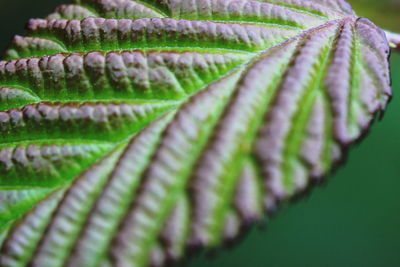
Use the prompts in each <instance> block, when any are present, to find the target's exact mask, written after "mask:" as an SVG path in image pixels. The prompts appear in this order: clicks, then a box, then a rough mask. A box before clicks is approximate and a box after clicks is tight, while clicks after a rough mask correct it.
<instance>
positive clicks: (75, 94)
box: [0, 0, 391, 267]
mask: <svg viewBox="0 0 400 267" xmlns="http://www.w3.org/2000/svg"><path fill="white" fill-rule="evenodd" d="M27 28H28V32H27V35H26V36H24V37H22V36H16V37H15V39H14V40H13V42H12V44H11V45H10V48H9V49H8V50H7V51H6V53H5V56H4V60H3V61H1V62H0V99H1V101H0V110H1V111H0V132H1V138H2V139H1V141H0V170H1V172H0V173H1V174H0V178H1V179H0V189H1V191H0V200H1V206H0V222H1V223H2V226H3V227H2V229H4V231H5V232H4V233H5V234H4V235H5V239H4V242H3V245H2V248H1V253H0V263H1V265H2V266H40V267H46V266H49V267H50V266H51V267H56V266H138V267H139V266H149V265H151V266H164V265H165V264H166V263H168V262H171V261H177V260H179V259H181V258H182V257H183V256H184V254H185V250H186V249H188V248H193V247H216V246H219V245H221V244H222V243H224V242H226V241H230V240H234V239H235V238H236V237H237V236H238V235H239V233H240V232H241V230H242V229H243V228H245V227H247V226H249V225H251V224H253V223H255V222H257V221H260V220H261V219H262V218H263V216H264V213H265V212H273V211H274V210H276V209H277V207H278V206H279V204H280V203H281V202H282V201H286V200H290V199H291V198H293V197H296V196H297V195H299V194H300V193H302V192H304V191H305V190H306V189H307V188H308V187H309V186H310V185H311V184H312V183H315V182H319V181H321V180H322V178H323V177H324V176H326V175H327V174H328V173H329V172H330V171H332V169H333V167H334V166H335V165H336V164H337V163H339V162H340V161H341V160H342V159H343V158H344V156H345V154H346V150H347V148H348V146H350V145H351V144H353V143H354V142H355V141H357V140H358V139H359V138H360V137H361V136H362V135H363V134H364V133H365V132H366V131H367V130H368V129H369V126H370V124H371V123H372V121H373V119H374V117H375V115H376V114H377V113H379V112H382V111H383V110H384V109H385V107H386V105H387V102H388V100H389V99H390V96H391V88H390V76H389V71H388V70H389V67H388V55H389V46H388V42H387V40H386V37H385V35H384V33H383V32H382V31H381V30H380V29H379V28H377V27H376V26H375V25H374V24H373V23H372V22H370V21H368V20H367V19H364V18H358V17H357V16H356V15H355V13H354V12H353V11H352V9H351V7H350V6H349V5H348V4H347V3H346V2H344V1H340V0H319V1H311V0H302V1H301V0H269V1H266V0H265V1H261V0H260V1H256V0H190V1H180V0H171V1H162V0H141V1H132V0H76V1H75V2H74V3H72V4H70V5H63V6H60V7H59V8H57V10H56V11H55V12H54V13H52V14H50V15H49V16H48V17H47V18H46V19H33V20H31V21H30V22H29V23H28V26H27ZM14 220H16V221H14Z"/></svg>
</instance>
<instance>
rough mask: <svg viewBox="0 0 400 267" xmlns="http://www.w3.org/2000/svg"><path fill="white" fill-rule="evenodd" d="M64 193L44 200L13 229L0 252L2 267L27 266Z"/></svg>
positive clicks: (59, 192)
mask: <svg viewBox="0 0 400 267" xmlns="http://www.w3.org/2000/svg"><path fill="white" fill-rule="evenodd" d="M63 193H64V190H58V191H56V192H55V193H54V194H52V195H50V196H49V197H47V198H46V199H45V200H42V201H41V202H40V203H39V204H37V205H36V207H35V208H34V209H33V210H32V211H30V212H29V213H27V214H26V215H25V216H24V217H23V218H22V219H21V221H20V222H19V223H18V224H16V225H15V226H14V227H13V228H12V229H11V231H10V233H9V234H8V236H7V239H6V240H5V241H4V242H3V244H2V247H1V250H0V265H1V266H14V267H19V266H20V267H23V266H26V264H27V261H28V260H29V258H30V257H31V255H32V253H33V251H34V249H35V246H36V244H37V242H38V240H39V239H40V236H41V235H42V234H43V232H44V230H45V228H46V225H47V223H48V220H49V217H50V214H51V213H52V212H53V211H54V209H55V208H56V207H57V203H58V201H59V200H60V199H61V197H62V195H63Z"/></svg>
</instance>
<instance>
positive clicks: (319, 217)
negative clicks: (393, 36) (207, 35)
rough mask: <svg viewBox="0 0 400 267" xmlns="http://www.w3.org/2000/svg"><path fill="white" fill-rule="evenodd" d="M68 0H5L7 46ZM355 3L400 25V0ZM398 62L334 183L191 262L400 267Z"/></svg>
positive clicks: (2, 30) (395, 58) (1, 6)
mask: <svg viewBox="0 0 400 267" xmlns="http://www.w3.org/2000/svg"><path fill="white" fill-rule="evenodd" d="M67 1H68V0H64V1H63V0H0V51H4V49H5V48H6V46H7V45H8V43H9V41H10V39H11V38H12V36H13V35H14V34H22V33H23V29H24V25H25V23H26V21H27V20H28V19H29V18H31V17H44V16H45V15H46V14H48V13H50V12H51V11H52V10H53V9H54V8H55V7H56V6H57V5H59V4H61V3H66V2H67ZM184 1H185V0H184ZM349 2H351V3H352V4H353V6H354V8H355V10H356V11H357V13H358V14H359V15H361V16H366V17H369V18H370V19H372V20H373V21H375V22H376V23H377V24H378V25H379V26H381V27H385V28H387V29H390V30H392V31H396V29H397V31H398V32H400V0H379V1H378V0H351V1H349ZM391 61H392V74H393V87H394V88H393V89H394V94H395V97H394V99H393V101H392V103H391V105H390V106H389V108H388V110H387V112H386V115H385V117H384V119H383V120H382V121H381V122H379V123H376V124H375V125H374V127H373V128H372V130H371V132H370V134H369V136H368V137H367V138H366V139H365V140H364V141H363V142H362V143H361V144H360V145H358V146H356V147H355V148H353V149H352V150H351V152H350V155H349V158H348V161H347V163H346V164H345V166H343V167H342V168H340V169H339V170H338V171H337V172H336V173H335V174H333V175H331V176H330V177H328V180H329V181H328V183H326V184H324V185H323V186H321V187H318V188H315V189H314V190H313V191H312V194H310V195H309V196H308V197H305V198H303V199H301V200H300V201H298V202H296V203H294V204H292V205H287V206H286V207H284V208H283V209H282V210H281V211H280V212H279V213H278V214H277V215H276V216H275V217H274V218H272V219H271V220H270V222H269V223H268V226H267V228H266V229H259V228H255V229H253V230H252V231H251V232H250V233H249V234H248V235H247V236H246V238H244V239H243V240H242V241H241V242H240V243H239V244H238V245H236V246H235V247H234V248H232V249H229V250H222V251H220V252H218V253H217V254H216V255H215V256H212V257H210V256H209V255H198V256H195V257H194V258H193V259H192V260H191V261H190V262H189V263H187V264H186V265H185V266H188V267H397V266H400V96H399V97H398V92H399V91H400V53H399V54H397V55H396V54H393V55H392V58H391ZM399 95H400V94H399ZM77 267H85V266H77Z"/></svg>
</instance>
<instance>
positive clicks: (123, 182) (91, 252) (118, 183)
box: [65, 116, 171, 267]
mask: <svg viewBox="0 0 400 267" xmlns="http://www.w3.org/2000/svg"><path fill="white" fill-rule="evenodd" d="M170 117H171V116H168V117H165V118H163V119H161V120H159V121H156V122H154V123H153V124H152V125H150V126H149V127H147V128H145V129H144V130H143V131H142V132H140V133H139V134H138V135H137V136H136V137H134V138H133V139H132V141H131V142H130V144H129V145H128V146H127V148H126V150H125V151H124V153H123V154H122V156H121V157H120V159H119V160H118V163H117V165H116V166H115V168H114V170H113V172H112V174H111V175H110V176H109V178H108V181H107V184H106V185H105V186H104V189H103V190H102V193H101V195H99V197H98V198H97V200H96V202H95V204H94V205H93V208H92V210H91V211H90V214H89V215H88V217H87V218H86V221H85V223H84V225H83V227H82V229H81V232H80V237H79V238H78V239H77V240H76V243H75V245H74V246H73V247H74V249H73V251H72V252H71V254H70V256H69V259H68V261H67V262H66V263H65V266H71V267H73V266H87V267H90V266H97V264H98V262H99V261H100V260H101V259H102V258H103V257H104V255H105V254H106V253H107V250H108V249H109V246H110V242H111V239H112V236H113V235H114V234H115V232H116V231H117V229H118V225H119V224H120V223H121V220H122V219H123V215H124V213H125V212H126V211H127V209H128V207H129V204H130V203H131V201H132V200H133V199H134V198H135V195H136V193H137V188H138V187H139V184H140V182H141V174H142V172H143V171H144V169H145V167H146V166H147V162H148V161H149V159H150V157H151V155H152V153H153V152H154V150H155V148H156V145H157V143H158V140H159V136H160V134H161V132H162V130H163V129H164V128H165V126H166V123H167V122H168V121H169V120H170ZM115 207H118V209H116V208H115ZM93 244H97V245H96V246H93Z"/></svg>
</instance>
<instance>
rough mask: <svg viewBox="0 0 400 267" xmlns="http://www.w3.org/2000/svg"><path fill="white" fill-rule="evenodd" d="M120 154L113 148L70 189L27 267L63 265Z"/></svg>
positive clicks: (119, 150)
mask: <svg viewBox="0 0 400 267" xmlns="http://www.w3.org/2000/svg"><path fill="white" fill-rule="evenodd" d="M120 153H121V149H120V148H119V149H116V150H115V151H113V152H112V153H110V154H109V155H108V156H107V157H105V158H103V159H102V160H101V161H100V162H98V163H97V164H95V165H94V166H92V167H91V168H90V169H88V170H87V171H86V172H85V173H84V174H82V175H81V176H80V177H78V178H77V179H76V180H75V182H74V183H73V184H72V185H71V186H70V188H69V189H68V190H67V192H66V193H65V195H64V197H63V199H62V200H61V201H60V203H59V204H58V207H57V211H56V212H55V213H54V214H53V215H52V217H51V220H50V222H49V223H48V225H47V227H46V231H45V233H44V234H43V235H42V236H41V238H40V240H39V242H38V246H37V247H36V250H35V252H34V254H33V256H32V258H31V260H30V262H29V263H28V265H29V266H42V267H45V266H49V267H50V266H51V267H56V266H62V263H63V260H65V259H66V257H67V256H68V252H69V251H70V249H71V245H72V244H73V242H74V240H75V239H76V238H77V236H78V235H79V227H80V226H81V225H82V224H83V222H84V221H85V218H86V216H87V214H88V213H89V212H90V209H91V207H92V204H93V202H94V201H95V199H96V198H97V197H98V195H99V193H100V192H101V188H102V187H103V186H104V184H105V182H106V181H107V177H108V174H109V173H110V172H111V171H112V169H113V167H114V164H115V162H116V160H117V159H118V157H119V155H120ZM82 203H85V205H82Z"/></svg>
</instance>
